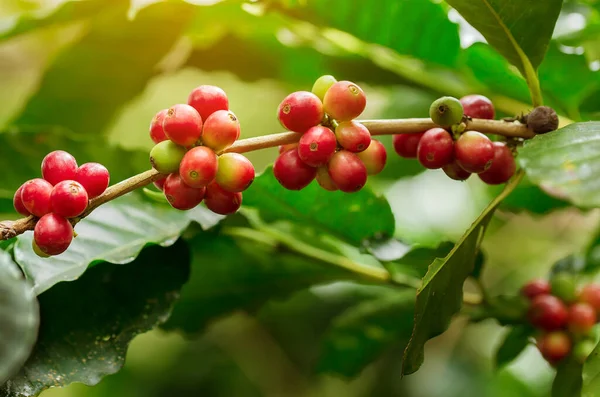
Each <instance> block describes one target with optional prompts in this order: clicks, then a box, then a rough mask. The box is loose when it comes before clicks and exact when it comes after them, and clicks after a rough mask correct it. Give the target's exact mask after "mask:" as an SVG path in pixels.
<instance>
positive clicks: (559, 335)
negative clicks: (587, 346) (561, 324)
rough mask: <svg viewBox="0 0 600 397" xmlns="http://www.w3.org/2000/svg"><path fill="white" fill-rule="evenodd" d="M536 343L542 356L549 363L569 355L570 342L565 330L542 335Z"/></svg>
mask: <svg viewBox="0 0 600 397" xmlns="http://www.w3.org/2000/svg"><path fill="white" fill-rule="evenodd" d="M537 345H538V349H539V350H540V353H541V354H542V356H543V357H544V358H545V359H546V360H547V361H548V362H549V363H550V364H556V363H558V362H559V361H561V360H562V359H563V358H565V357H567V356H568V355H569V353H570V352H571V346H572V342H571V339H570V338H569V336H568V335H567V334H566V333H565V332H560V331H558V332H550V333H547V334H544V335H542V336H541V337H540V338H539V340H538V344H537Z"/></svg>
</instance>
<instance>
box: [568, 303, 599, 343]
mask: <svg viewBox="0 0 600 397" xmlns="http://www.w3.org/2000/svg"><path fill="white" fill-rule="evenodd" d="M596 320H597V316H596V310H595V309H594V308H593V307H592V305H590V304H588V303H575V304H573V305H571V306H570V307H569V320H568V326H569V331H571V333H572V334H574V335H578V336H584V335H588V334H589V333H590V331H591V330H592V328H593V327H594V324H596Z"/></svg>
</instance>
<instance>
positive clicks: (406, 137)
mask: <svg viewBox="0 0 600 397" xmlns="http://www.w3.org/2000/svg"><path fill="white" fill-rule="evenodd" d="M424 134H425V131H423V132H419V133H417V134H397V135H394V136H393V138H392V143H393V145H394V150H395V151H396V153H398V155H399V156H400V157H404V158H406V159H416V158H417V148H418V147H419V142H420V141H421V137H422V136H423V135H424Z"/></svg>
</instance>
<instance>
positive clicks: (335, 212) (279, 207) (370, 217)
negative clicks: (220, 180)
mask: <svg viewBox="0 0 600 397" xmlns="http://www.w3.org/2000/svg"><path fill="white" fill-rule="evenodd" d="M243 204H244V205H245V206H247V207H253V208H256V209H258V210H259V212H260V215H261V217H262V218H263V219H264V220H265V221H267V222H275V221H281V220H289V221H292V222H296V223H300V224H302V225H310V226H312V227H313V228H314V229H316V230H319V231H322V232H323V233H327V234H330V235H332V236H334V237H337V238H339V239H341V240H343V241H346V242H348V243H350V244H353V245H358V246H359V245H362V244H363V243H364V242H365V241H366V240H370V239H374V238H383V237H391V236H392V235H393V234H394V216H393V215H392V211H391V209H390V205H389V204H388V202H387V200H386V199H385V198H383V197H381V196H378V195H376V194H375V193H373V192H372V191H371V190H369V189H368V188H364V189H362V190H361V191H359V192H357V193H351V194H350V193H343V192H340V191H337V192H328V191H326V190H324V189H323V188H321V187H320V186H319V185H318V184H317V183H316V182H315V181H313V183H311V184H310V185H309V186H307V187H306V188H304V189H303V190H301V191H291V190H287V189H284V188H283V187H282V186H281V185H280V184H279V182H277V180H276V179H275V177H274V176H273V167H269V168H267V170H265V172H263V173H262V175H260V176H259V177H257V178H256V179H255V180H254V183H253V184H252V187H251V188H250V189H248V191H246V192H244V203H243Z"/></svg>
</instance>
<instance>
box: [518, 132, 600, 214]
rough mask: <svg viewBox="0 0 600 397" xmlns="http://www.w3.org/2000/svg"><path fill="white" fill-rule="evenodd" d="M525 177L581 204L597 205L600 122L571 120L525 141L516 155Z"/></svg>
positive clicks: (551, 192)
mask: <svg viewBox="0 0 600 397" xmlns="http://www.w3.org/2000/svg"><path fill="white" fill-rule="evenodd" d="M517 160H518V161H519V163H520V165H521V167H523V168H524V169H525V171H526V172H527V175H528V177H529V179H530V180H531V181H532V182H533V183H536V184H538V185H540V186H541V187H542V188H543V189H544V190H545V191H547V192H549V193H550V194H552V195H555V196H558V197H560V198H563V199H567V200H569V201H570V202H572V203H574V204H576V205H578V206H581V207H597V206H599V205H600V179H598V175H600V173H599V170H600V122H585V123H574V124H570V125H567V126H566V127H563V128H561V129H559V130H556V131H553V132H550V133H547V134H544V135H538V136H536V137H535V138H533V139H531V140H528V141H526V142H525V144H524V145H523V147H522V148H521V149H520V150H519V156H518V157H517Z"/></svg>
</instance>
